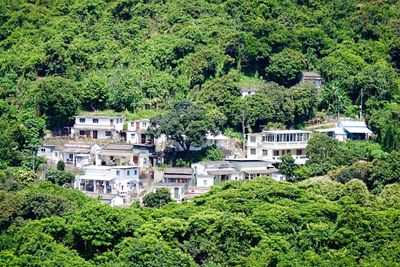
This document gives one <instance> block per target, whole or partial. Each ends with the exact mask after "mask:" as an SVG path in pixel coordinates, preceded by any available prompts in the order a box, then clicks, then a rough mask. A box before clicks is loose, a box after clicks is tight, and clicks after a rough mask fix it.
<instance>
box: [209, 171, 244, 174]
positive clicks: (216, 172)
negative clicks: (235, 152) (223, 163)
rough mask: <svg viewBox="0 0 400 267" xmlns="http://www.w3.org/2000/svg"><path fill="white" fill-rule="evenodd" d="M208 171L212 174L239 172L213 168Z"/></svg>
mask: <svg viewBox="0 0 400 267" xmlns="http://www.w3.org/2000/svg"><path fill="white" fill-rule="evenodd" d="M207 173H209V174H211V175H228V174H234V173H239V172H238V171H236V170H211V171H207Z"/></svg>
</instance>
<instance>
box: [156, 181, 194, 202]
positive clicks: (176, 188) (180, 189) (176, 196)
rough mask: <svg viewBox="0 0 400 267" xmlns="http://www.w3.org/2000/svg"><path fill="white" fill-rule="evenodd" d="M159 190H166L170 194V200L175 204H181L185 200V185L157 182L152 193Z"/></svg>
mask: <svg viewBox="0 0 400 267" xmlns="http://www.w3.org/2000/svg"><path fill="white" fill-rule="evenodd" d="M160 188H166V189H168V190H169V191H170V192H171V198H172V199H173V200H175V201H177V202H181V201H182V200H183V199H184V198H185V192H186V189H187V184H183V183H165V182H158V183H155V184H154V186H153V193H155V192H156V191H157V190H158V189H160ZM160 204H162V203H160Z"/></svg>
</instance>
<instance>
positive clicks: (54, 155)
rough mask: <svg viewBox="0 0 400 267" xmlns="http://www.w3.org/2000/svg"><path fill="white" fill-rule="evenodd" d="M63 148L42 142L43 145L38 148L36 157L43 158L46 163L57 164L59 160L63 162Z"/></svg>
mask: <svg viewBox="0 0 400 267" xmlns="http://www.w3.org/2000/svg"><path fill="white" fill-rule="evenodd" d="M62 150H63V147H62V146H60V145H57V144H53V143H51V142H44V143H43V145H41V146H40V147H38V150H37V153H36V156H38V157H43V158H45V159H46V160H47V162H48V163H51V164H57V163H58V162H59V161H60V160H64V158H63V153H62Z"/></svg>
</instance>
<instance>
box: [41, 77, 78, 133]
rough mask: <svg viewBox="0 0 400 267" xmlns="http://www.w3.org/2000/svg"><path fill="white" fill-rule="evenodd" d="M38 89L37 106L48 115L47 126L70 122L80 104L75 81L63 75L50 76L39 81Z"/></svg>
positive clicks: (56, 126)
mask: <svg viewBox="0 0 400 267" xmlns="http://www.w3.org/2000/svg"><path fill="white" fill-rule="evenodd" d="M36 90H37V92H36V103H37V107H38V110H39V112H40V113H41V114H44V115H46V117H47V120H46V124H47V127H49V128H51V129H54V128H61V127H63V126H65V125H66V124H68V123H69V122H70V120H71V119H72V117H73V116H74V115H75V114H76V112H77V110H78V108H79V105H80V101H79V100H78V99H77V98H76V97H75V95H76V93H77V92H76V88H75V86H74V84H73V82H72V81H70V80H67V79H65V78H61V77H48V78H44V79H42V80H40V81H39V82H38V84H37V89H36Z"/></svg>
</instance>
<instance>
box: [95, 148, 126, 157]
mask: <svg viewBox="0 0 400 267" xmlns="http://www.w3.org/2000/svg"><path fill="white" fill-rule="evenodd" d="M99 155H100V156H114V157H127V158H129V157H132V156H133V153H132V152H121V151H115V150H103V151H100V153H99Z"/></svg>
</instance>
